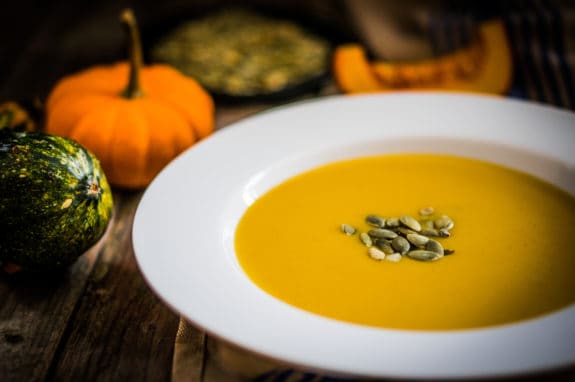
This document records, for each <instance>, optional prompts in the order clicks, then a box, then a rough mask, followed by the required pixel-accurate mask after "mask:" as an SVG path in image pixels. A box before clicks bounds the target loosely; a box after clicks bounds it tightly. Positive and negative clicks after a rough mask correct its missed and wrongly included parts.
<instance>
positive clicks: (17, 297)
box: [0, 221, 115, 381]
mask: <svg viewBox="0 0 575 382" xmlns="http://www.w3.org/2000/svg"><path fill="white" fill-rule="evenodd" d="M114 223H115V222H114V221H112V222H111V223H110V225H109V227H108V230H107V233H106V235H105V236H104V238H102V239H101V240H100V241H99V242H98V243H97V244H96V245H95V246H94V247H93V248H91V249H90V250H89V251H87V252H86V253H85V254H83V255H82V256H81V257H80V259H79V260H78V261H77V262H76V263H75V264H74V265H72V266H71V267H70V268H68V269H66V270H64V271H61V272H58V273H51V274H46V275H38V274H35V275H34V274H16V275H6V274H2V275H0V301H2V304H0V354H1V356H0V376H1V378H0V379H1V380H3V381H40V380H43V379H44V378H45V376H46V375H47V372H48V370H49V368H50V364H51V362H52V359H53V356H54V353H55V352H56V349H57V347H58V345H59V343H60V341H61V338H62V336H63V335H64V332H65V329H66V327H67V324H68V320H69V319H70V317H71V316H72V314H73V311H74V309H75V306H76V304H77V302H78V300H79V299H80V297H81V296H82V294H83V293H84V290H85V287H86V283H87V280H88V277H89V275H90V273H91V272H92V269H93V268H94V264H95V262H96V259H97V257H98V255H99V253H100V251H101V249H102V245H103V243H104V241H105V239H106V237H107V236H108V235H109V234H110V232H111V231H112V230H113V229H114Z"/></svg>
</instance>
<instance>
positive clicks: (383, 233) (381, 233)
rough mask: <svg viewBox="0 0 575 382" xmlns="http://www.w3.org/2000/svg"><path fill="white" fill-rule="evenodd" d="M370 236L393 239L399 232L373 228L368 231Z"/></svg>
mask: <svg viewBox="0 0 575 382" xmlns="http://www.w3.org/2000/svg"><path fill="white" fill-rule="evenodd" d="M367 233H368V234H369V236H371V237H376V238H381V239H393V238H394V237H397V233H395V232H393V231H392V230H389V229H385V228H377V229H372V230H369V231H368V232H367Z"/></svg>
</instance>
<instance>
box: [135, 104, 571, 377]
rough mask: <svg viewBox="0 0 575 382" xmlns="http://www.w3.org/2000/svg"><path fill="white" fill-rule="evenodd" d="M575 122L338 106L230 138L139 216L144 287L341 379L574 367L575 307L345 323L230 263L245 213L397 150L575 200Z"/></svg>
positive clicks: (272, 116) (229, 334)
mask: <svg viewBox="0 0 575 382" xmlns="http://www.w3.org/2000/svg"><path fill="white" fill-rule="evenodd" d="M574 143H575V115H574V114H573V113H570V112H565V111H560V110H557V109H553V108H550V107H545V106H541V105H536V104H532V103H527V102H522V101H513V100H506V99H501V98H495V97H483V96H470V95H460V94H444V93H406V94H400V95H372V96H354V97H349V96H336V97H330V98H324V99H319V100H316V101H312V102H306V103H300V104H295V105H293V106H288V107H282V108H279V109H276V110H273V111H270V112H265V113H261V114H259V115H257V116H255V117H252V118H249V119H246V120H244V121H242V122H239V123H237V124H235V125H234V126H229V127H227V128H225V129H223V130H222V131H220V132H218V133H216V134H214V135H213V136H212V137H210V138H208V139H206V140H205V141H203V142H201V143H200V144H198V145H197V146H195V147H194V148H193V149H191V150H189V151H187V152H185V153H184V154H183V155H181V156H180V157H178V158H177V159H176V160H175V161H174V162H173V163H171V164H170V165H169V166H168V167H167V168H166V169H165V170H164V171H162V173H161V174H160V175H159V176H158V177H157V178H156V179H155V180H154V182H153V183H152V184H151V185H150V187H149V188H148V189H147V191H146V192H145V194H144V196H143V198H142V200H141V202H140V205H139V207H138V210H137V213H136V217H135V222H134V228H133V241H134V250H135V253H136V258H137V261H138V264H139V266H140V268H141V271H142V273H143V275H144V277H145V278H146V279H147V281H148V283H149V284H150V286H151V287H152V289H153V290H154V291H155V292H156V293H157V294H158V295H159V296H160V297H161V298H162V299H163V301H164V302H165V303H167V304H168V305H169V306H170V307H171V308H172V309H173V310H175V311H176V312H178V313H179V314H181V315H182V316H183V317H185V318H187V319H188V320H189V321H191V322H192V323H193V324H195V325H197V326H199V327H201V328H203V329H205V330H206V331H207V332H209V333H210V334H212V335H215V336H217V337H220V338H222V339H224V340H226V341H229V342H231V343H233V344H236V345H239V346H241V347H243V348H245V349H247V350H250V351H253V352H255V353H259V354H263V355H266V356H268V357H272V358H274V359H277V360H279V361H283V362H287V363H289V364H293V365H296V366H297V367H302V368H306V369H310V370H315V371H319V372H323V373H328V374H331V375H349V376H366V377H406V378H463V377H494V376H507V375H518V374H526V373H532V372H537V371H543V370H548V369H552V368H557V367H562V366H568V365H572V364H575V325H573V322H575V306H568V307H567V308H565V309H562V310H560V311H556V312H554V313H552V314H548V315H545V316H543V317H540V318H537V319H531V320H525V321H522V322H520V323H516V324H509V325H503V326H498V327H490V328H485V329H476V330H459V331H434V332H425V331H405V330H387V329H378V328H373V327H367V326H361V325H354V324H348V323H344V322H340V321H335V320H331V319H328V318H324V317H320V316H317V315H314V314H311V313H308V312H305V311H303V310H300V309H298V308H294V307H292V306H290V305H287V304H285V303H283V302H282V301H279V300H277V299H275V298H273V297H271V296H270V295H268V294H267V293H265V292H264V291H262V290H261V289H259V288H258V287H257V286H255V285H254V284H253V283H252V282H251V281H250V280H249V279H248V277H247V276H246V275H245V274H244V272H243V271H242V269H241V267H240V265H239V264H238V261H237V259H236V256H235V253H234V231H235V226H236V224H237V222H238V220H239V219H240V217H241V216H242V214H243V212H244V211H245V210H246V208H247V207H248V206H249V205H250V204H251V203H252V202H253V201H254V200H255V199H257V198H258V197H259V196H261V195H262V194H263V193H265V192H266V191H267V190H269V189H270V188H271V187H273V186H274V185H276V184H278V183H280V182H281V181H283V180H285V179H287V178H289V177H291V176H293V175H296V174H298V173H301V172H303V171H305V170H308V169H311V168H314V167H317V166H319V165H321V164H325V163H329V162H333V161H337V160H341V159H347V158H353V157H359V156H365V155H372V154H384V153H392V152H427V153H447V154H454V155H460V156H465V157H473V158H479V159H484V160H488V161H491V162H495V163H499V164H503V165H506V166H509V167H512V168H516V169H519V170H522V171H525V172H528V173H531V174H533V175H535V176H537V177H539V178H541V179H543V180H546V181H548V182H550V183H552V184H555V185H556V186H558V187H559V188H562V189H563V190H566V191H567V192H568V193H570V194H572V195H575V150H574V149H573V144H574Z"/></svg>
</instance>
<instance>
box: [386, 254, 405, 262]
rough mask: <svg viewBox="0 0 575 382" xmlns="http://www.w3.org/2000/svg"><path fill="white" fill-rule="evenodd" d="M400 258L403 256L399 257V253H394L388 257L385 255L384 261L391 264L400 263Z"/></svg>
mask: <svg viewBox="0 0 575 382" xmlns="http://www.w3.org/2000/svg"><path fill="white" fill-rule="evenodd" d="M402 257H403V256H401V254H400V253H397V252H395V253H391V254H389V255H386V256H385V260H387V261H391V262H392V263H399V262H400V261H401V259H402Z"/></svg>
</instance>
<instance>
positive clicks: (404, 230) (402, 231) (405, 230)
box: [394, 227, 417, 236]
mask: <svg viewBox="0 0 575 382" xmlns="http://www.w3.org/2000/svg"><path fill="white" fill-rule="evenodd" d="M394 231H395V232H396V233H398V234H400V235H403V236H407V235H409V234H412V233H417V232H415V231H414V230H412V229H409V228H405V227H397V228H395V229H394Z"/></svg>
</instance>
